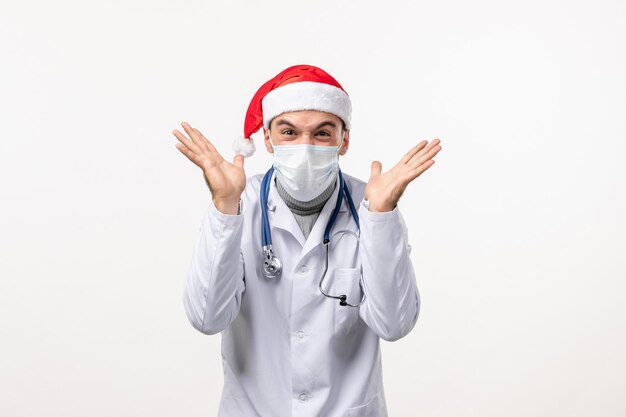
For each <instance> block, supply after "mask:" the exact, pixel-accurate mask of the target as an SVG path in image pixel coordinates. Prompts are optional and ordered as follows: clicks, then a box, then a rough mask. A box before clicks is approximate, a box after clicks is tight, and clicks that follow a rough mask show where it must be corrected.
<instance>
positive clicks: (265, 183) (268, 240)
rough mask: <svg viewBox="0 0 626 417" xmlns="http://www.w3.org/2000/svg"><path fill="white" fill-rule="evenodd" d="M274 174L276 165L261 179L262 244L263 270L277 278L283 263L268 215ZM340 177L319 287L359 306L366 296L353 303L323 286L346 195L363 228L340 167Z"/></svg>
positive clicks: (325, 233)
mask: <svg viewBox="0 0 626 417" xmlns="http://www.w3.org/2000/svg"><path fill="white" fill-rule="evenodd" d="M273 174H274V167H273V166H272V167H271V168H270V169H269V170H268V171H267V172H266V173H265V176H264V177H263V180H262V181H261V192H260V197H261V245H262V247H263V270H264V275H265V276H266V277H267V278H276V277H278V276H280V274H281V272H282V263H281V262H280V260H279V259H278V258H277V257H276V256H275V255H274V251H273V249H272V234H271V231H270V223H269V219H268V216H267V199H268V196H269V191H270V184H271V181H272V176H273ZM338 177H339V193H337V202H336V203H335V207H334V209H333V211H332V213H331V215H330V219H329V220H328V224H327V225H326V229H325V230H324V240H323V242H322V243H323V244H324V246H325V249H326V266H325V268H324V273H323V274H322V277H321V279H320V283H319V289H320V291H321V292H322V294H324V295H325V296H326V297H330V298H336V299H338V300H339V304H340V305H342V306H350V307H358V306H359V305H360V304H361V303H362V302H363V300H364V299H365V296H363V297H362V298H361V301H360V302H359V304H356V305H353V304H350V303H348V302H347V301H346V295H345V294H342V295H337V296H336V295H330V294H328V293H326V292H325V291H324V289H323V288H322V282H323V280H324V277H325V276H326V272H328V246H329V244H330V233H331V231H332V228H333V226H334V225H335V222H336V220H337V216H338V215H339V209H340V208H341V202H342V201H343V198H344V196H345V199H346V201H347V203H348V207H349V208H350V212H351V213H352V217H353V218H354V221H355V222H356V225H357V228H358V229H359V230H360V229H361V227H360V224H359V214H358V212H357V209H356V207H355V205H354V201H353V200H352V195H350V190H349V189H348V185H347V184H346V182H345V180H344V178H343V174H342V173H341V170H340V169H339V170H338ZM359 284H360V283H359Z"/></svg>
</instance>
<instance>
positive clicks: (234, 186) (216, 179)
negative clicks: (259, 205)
mask: <svg viewBox="0 0 626 417" xmlns="http://www.w3.org/2000/svg"><path fill="white" fill-rule="evenodd" d="M181 126H182V127H183V129H185V132H187V134H188V135H189V138H188V137H187V136H185V135H184V134H183V133H181V132H179V131H178V130H176V129H174V130H173V131H172V133H173V134H174V136H176V139H178V140H179V141H180V142H181V143H177V144H176V148H177V149H178V150H179V151H180V152H181V153H182V154H183V155H185V156H186V157H187V158H188V159H189V160H190V161H191V162H193V163H194V164H196V165H197V166H198V167H200V169H202V172H203V173H204V179H205V181H206V183H207V185H208V186H209V189H210V190H211V195H212V196H213V203H214V204H215V207H216V208H217V209H218V210H219V211H221V212H222V213H225V214H237V212H238V210H239V198H240V197H241V193H242V192H243V190H244V188H245V187H246V173H245V171H244V170H243V161H244V157H243V156H242V155H236V156H235V158H234V159H233V163H232V164H231V163H230V162H228V161H226V160H225V159H224V158H223V157H222V155H220V154H219V152H218V151H217V149H215V146H213V144H212V143H211V142H210V141H209V140H208V139H207V138H205V137H204V135H203V134H202V133H200V131H199V130H198V129H196V128H194V127H191V125H189V123H187V122H182V123H181Z"/></svg>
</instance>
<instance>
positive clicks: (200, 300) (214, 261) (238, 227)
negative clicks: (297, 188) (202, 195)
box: [183, 201, 245, 335]
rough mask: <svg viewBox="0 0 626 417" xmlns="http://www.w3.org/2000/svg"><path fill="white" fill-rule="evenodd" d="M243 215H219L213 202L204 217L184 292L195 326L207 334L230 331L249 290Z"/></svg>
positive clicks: (187, 309)
mask: <svg viewBox="0 0 626 417" xmlns="http://www.w3.org/2000/svg"><path fill="white" fill-rule="evenodd" d="M242 230H243V214H241V213H240V214H238V215H227V214H223V213H221V212H219V211H218V210H217V209H216V208H215V205H214V204H213V201H210V203H209V208H208V210H207V212H206V214H205V215H204V217H203V218H202V221H201V224H200V227H199V235H198V238H197V240H196V244H195V247H194V250H193V255H192V257H191V262H190V264H189V267H188V270H187V279H186V283H185V288H184V293H183V305H184V307H185V313H186V314H187V318H188V319H189V322H190V323H191V325H192V326H193V327H194V328H195V329H197V330H198V331H200V332H202V333H204V334H208V335H211V334H216V333H219V332H221V331H222V330H224V329H226V328H227V327H228V326H229V325H230V323H231V322H232V321H233V320H235V318H236V317H237V314H238V313H239V307H240V305H241V299H242V297H243V294H244V291H245V279H244V273H243V270H244V269H243V255H242V254H241V236H242Z"/></svg>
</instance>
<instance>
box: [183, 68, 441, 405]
mask: <svg viewBox="0 0 626 417" xmlns="http://www.w3.org/2000/svg"><path fill="white" fill-rule="evenodd" d="M350 115H351V104H350V100H349V97H348V95H347V93H346V92H345V90H344V89H343V88H342V87H341V85H340V84H339V83H338V82H337V81H336V80H335V79H334V78H332V77H331V76H330V75H329V74H327V73H326V72H325V71H323V70H322V69H320V68H317V67H313V66H310V65H296V66H293V67H289V68H287V69H285V70H284V71H282V72H281V73H279V74H278V75H277V76H275V77H274V78H272V79H271V80H269V81H268V82H266V83H265V84H264V85H263V86H262V87H261V88H260V89H259V90H258V91H257V93H256V94H255V96H254V98H253V99H252V101H251V103H250V106H249V107H248V111H247V114H246V121H245V125H244V138H240V139H239V140H238V141H237V142H236V143H235V150H236V152H237V153H238V154H237V155H236V156H235V158H234V160H233V163H230V162H228V161H226V160H224V159H223V158H222V156H221V155H220V154H219V153H218V152H217V150H216V148H215V147H214V146H213V144H212V143H211V142H210V141H209V140H208V139H207V138H205V137H204V136H203V135H202V133H200V131H199V130H198V129H195V128H193V127H191V126H190V125H189V124H188V123H185V122H183V123H182V126H183V128H184V130H185V132H186V133H187V134H188V135H189V137H187V136H185V135H184V134H183V133H181V132H179V131H177V130H174V132H173V133H174V135H175V136H176V138H177V139H178V140H179V141H180V142H181V143H177V144H176V146H177V148H178V149H179V150H180V151H181V152H182V153H183V154H184V155H185V156H186V157H188V158H189V159H190V160H191V161H192V162H193V163H194V164H196V165H197V166H198V167H200V168H201V169H202V171H203V173H204V176H205V180H206V182H207V184H208V186H209V188H210V190H211V194H212V201H211V203H210V204H209V208H208V210H207V213H206V215H205V216H204V217H203V219H202V223H201V226H200V234H199V237H198V240H197V242H196V246H195V249H194V253H193V256H192V260H191V265H190V266H189V270H188V274H187V283H186V286H185V290H184V297H183V303H184V306H185V311H186V314H187V317H188V319H189V321H190V322H191V324H192V325H193V327H194V328H196V329H197V330H199V331H200V332H202V333H205V334H209V335H211V334H216V333H219V332H221V334H222V359H223V360H222V363H223V367H224V389H223V392H222V397H221V402H220V407H219V416H220V417H227V416H228V417H231V416H232V417H243V416H246V417H252V416H263V417H270V416H271V417H287V416H330V417H333V416H346V415H347V416H370V417H375V416H376V417H382V416H387V410H386V404H385V395H384V389H383V383H382V367H381V356H380V339H381V338H382V339H384V340H388V341H395V340H398V339H400V338H402V337H404V336H405V335H406V334H408V333H409V332H410V331H411V330H412V329H413V327H414V325H415V322H416V321H417V317H418V314H419V306H420V298H419V293H418V290H417V286H416V282H415V275H414V272H413V267H412V264H411V260H410V258H409V255H410V251H411V247H410V246H409V244H408V242H407V231H406V227H405V225H404V222H403V220H402V217H401V215H400V212H399V210H398V208H397V203H398V200H399V198H400V196H401V195H402V193H403V191H404V190H405V188H406V186H407V185H408V184H409V183H410V182H411V181H413V180H414V179H415V178H417V177H418V176H419V175H420V174H422V173H423V172H424V171H425V170H426V169H428V168H429V167H430V166H432V164H433V163H434V160H433V159H432V158H433V157H434V156H435V155H436V154H437V152H439V150H440V149H441V146H440V145H439V140H438V139H436V140H433V141H432V142H430V143H428V142H427V141H422V142H420V143H419V144H417V146H415V147H414V148H412V149H411V150H409V151H408V152H407V153H406V154H405V155H404V157H403V158H402V159H401V160H400V162H399V163H398V164H397V165H396V166H394V167H393V168H392V169H391V170H390V171H388V172H385V173H381V164H380V162H378V161H374V162H373V163H372V166H371V177H370V179H369V181H368V182H367V183H364V182H363V181H360V180H358V179H356V178H353V177H351V176H349V175H346V174H343V173H341V170H340V169H339V166H338V158H339V156H341V155H345V154H346V152H347V151H348V147H349V144H350ZM261 126H263V132H264V137H265V147H266V148H267V150H268V152H270V153H273V154H274V164H273V168H272V170H270V171H268V173H266V175H265V176H263V175H256V176H253V177H251V178H248V179H247V180H246V175H245V173H244V167H243V166H244V155H245V156H250V155H251V154H252V153H253V152H254V145H253V142H252V140H251V139H250V136H251V134H252V133H254V132H255V131H257V130H258V129H260V127H261ZM329 229H330V230H329Z"/></svg>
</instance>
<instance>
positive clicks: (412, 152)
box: [400, 140, 428, 164]
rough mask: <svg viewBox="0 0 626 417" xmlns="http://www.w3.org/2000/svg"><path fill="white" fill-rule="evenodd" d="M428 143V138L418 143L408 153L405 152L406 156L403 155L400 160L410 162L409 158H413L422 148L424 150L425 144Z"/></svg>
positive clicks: (404, 162)
mask: <svg viewBox="0 0 626 417" xmlns="http://www.w3.org/2000/svg"><path fill="white" fill-rule="evenodd" d="M427 143H428V142H427V141H426V140H423V141H421V142H420V143H418V144H417V145H415V146H414V147H413V148H411V149H410V150H409V151H408V152H407V153H406V154H404V156H403V157H402V159H401V160H400V162H401V163H403V164H406V163H407V162H409V160H410V159H411V158H413V156H414V155H415V154H417V153H418V152H419V151H420V150H422V149H423V148H424V146H426V144H427Z"/></svg>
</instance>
